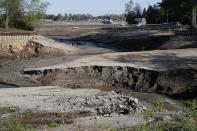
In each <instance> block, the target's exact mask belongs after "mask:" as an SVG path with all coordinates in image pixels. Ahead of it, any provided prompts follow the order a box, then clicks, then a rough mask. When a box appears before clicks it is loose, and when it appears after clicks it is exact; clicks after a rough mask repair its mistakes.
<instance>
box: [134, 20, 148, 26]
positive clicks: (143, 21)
mask: <svg viewBox="0 0 197 131" xmlns="http://www.w3.org/2000/svg"><path fill="white" fill-rule="evenodd" d="M134 21H135V23H136V24H137V26H141V25H146V18H135V20H134Z"/></svg>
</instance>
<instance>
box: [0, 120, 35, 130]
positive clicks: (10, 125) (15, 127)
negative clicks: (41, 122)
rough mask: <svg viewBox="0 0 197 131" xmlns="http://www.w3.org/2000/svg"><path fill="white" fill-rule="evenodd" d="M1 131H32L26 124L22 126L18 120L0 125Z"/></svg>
mask: <svg viewBox="0 0 197 131" xmlns="http://www.w3.org/2000/svg"><path fill="white" fill-rule="evenodd" d="M0 130H1V131H34V129H33V128H31V127H30V126H29V125H28V124H23V123H22V122H21V121H20V120H19V119H18V118H16V119H12V120H9V121H7V122H2V123H0Z"/></svg>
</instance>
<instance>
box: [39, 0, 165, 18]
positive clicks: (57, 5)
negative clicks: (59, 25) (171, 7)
mask: <svg viewBox="0 0 197 131" xmlns="http://www.w3.org/2000/svg"><path fill="white" fill-rule="evenodd" d="M42 1H43V2H49V3H50V5H49V7H48V9H47V14H55V15H57V14H58V13H62V14H65V13H72V14H83V13H84V14H87V13H90V14H92V15H94V16H98V15H105V14H123V13H124V12H125V3H128V2H129V0H42ZM160 1H161V0H133V2H134V3H136V2H137V3H139V4H140V5H141V7H142V9H143V8H147V7H148V6H149V5H153V4H155V3H157V2H160Z"/></svg>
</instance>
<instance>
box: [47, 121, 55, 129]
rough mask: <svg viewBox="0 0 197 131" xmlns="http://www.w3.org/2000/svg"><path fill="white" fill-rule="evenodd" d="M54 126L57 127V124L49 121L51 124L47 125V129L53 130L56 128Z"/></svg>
mask: <svg viewBox="0 0 197 131" xmlns="http://www.w3.org/2000/svg"><path fill="white" fill-rule="evenodd" d="M56 126H57V123H56V122H54V121H51V122H50V123H49V125H48V128H54V127H56Z"/></svg>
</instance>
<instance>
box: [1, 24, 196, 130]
mask: <svg viewBox="0 0 197 131" xmlns="http://www.w3.org/2000/svg"><path fill="white" fill-rule="evenodd" d="M37 31H38V32H39V33H40V34H42V35H45V36H46V37H48V38H52V39H53V40H47V41H46V40H40V41H32V43H33V44H32V43H31V44H29V45H27V46H25V48H24V49H23V51H22V54H21V56H23V57H28V59H27V58H25V59H24V58H18V59H16V57H17V56H14V55H8V57H5V56H4V57H1V58H0V88H1V91H0V98H1V99H0V104H1V105H2V107H0V114H1V117H0V121H1V122H5V121H7V120H10V119H13V118H16V117H20V119H21V120H22V122H24V123H25V122H27V123H30V124H31V125H32V126H33V127H36V128H38V127H39V129H40V130H44V129H48V127H47V125H48V124H49V123H50V122H51V121H55V122H56V123H58V124H61V125H58V127H57V128H55V129H54V130H73V129H74V128H75V127H74V128H73V127H72V125H73V124H76V125H77V128H79V127H80V128H81V129H86V128H87V127H89V128H90V129H95V126H96V127H97V126H104V127H107V126H110V127H115V128H125V127H133V126H137V125H140V124H146V123H148V122H150V121H149V120H147V119H146V118H145V117H146V116H145V115H144V113H143V112H144V111H145V110H146V109H149V110H151V111H154V104H153V103H154V102H155V101H157V100H160V99H161V100H162V101H164V106H165V107H164V111H165V112H157V113H155V117H154V118H152V119H151V120H152V121H154V120H157V119H158V118H159V119H162V120H170V119H171V118H172V117H174V116H176V115H178V114H179V113H180V112H181V109H182V107H181V104H179V102H178V101H177V100H175V99H172V98H176V99H179V100H180V99H184V98H185V99H193V98H196V93H197V90H196V89H197V57H196V49H195V48H196V47H197V43H196V40H197V39H196V35H195V34H191V35H189V36H188V35H187V34H186V35H184V33H181V34H176V32H166V31H163V30H160V29H159V28H152V27H148V26H147V27H144V28H141V29H139V28H136V27H116V26H112V25H91V26H90V25H85V24H84V25H79V24H77V25H76V24H75V25H70V24H68V25H65V24H48V25H45V26H44V27H43V28H40V29H38V30H37ZM54 40H55V41H54ZM65 41H76V43H77V42H78V41H89V42H95V44H97V43H99V44H103V45H105V48H102V47H89V46H83V45H77V46H75V47H74V46H70V45H65V46H64V44H65V43H66V42H65ZM59 42H64V43H59ZM41 43H42V44H41ZM190 48H194V49H190ZM156 49H157V50H156ZM169 49H173V50H169ZM175 49H178V50H175ZM180 49H184V50H180ZM147 50H150V51H147ZM161 50H162V51H161ZM123 51H124V53H122V52H123ZM125 51H132V52H133V53H131V52H125ZM134 51H135V52H134ZM136 51H143V52H136ZM19 54H20V53H19ZM66 55H71V56H66ZM60 56H61V57H60ZM31 57H34V58H31ZM46 57H47V58H46ZM49 57H50V58H49ZM40 86H44V87H40ZM48 86H51V87H48ZM25 87H26V88H25ZM28 87H29V88H28ZM161 94H163V95H161ZM5 101H6V102H5ZM4 109H6V110H7V111H8V112H3V111H4Z"/></svg>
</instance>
